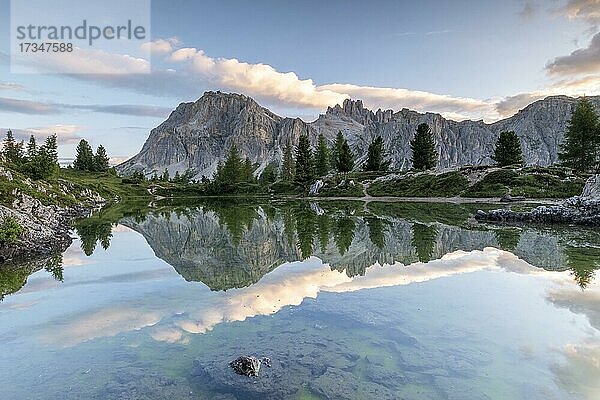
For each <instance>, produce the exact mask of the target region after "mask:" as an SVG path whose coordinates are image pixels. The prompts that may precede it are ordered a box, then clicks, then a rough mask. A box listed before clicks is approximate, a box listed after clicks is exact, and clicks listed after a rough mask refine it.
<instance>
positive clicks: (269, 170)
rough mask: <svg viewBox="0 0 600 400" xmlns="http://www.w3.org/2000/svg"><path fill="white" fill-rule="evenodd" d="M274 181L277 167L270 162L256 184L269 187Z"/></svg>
mask: <svg viewBox="0 0 600 400" xmlns="http://www.w3.org/2000/svg"><path fill="white" fill-rule="evenodd" d="M275 181H277V166H276V164H275V163H272V162H271V163H269V164H267V166H266V167H265V169H263V171H262V172H261V174H260V177H259V178H258V182H259V183H260V184H261V185H269V184H271V183H275Z"/></svg>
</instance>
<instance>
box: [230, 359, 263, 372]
mask: <svg viewBox="0 0 600 400" xmlns="http://www.w3.org/2000/svg"><path fill="white" fill-rule="evenodd" d="M261 364H264V365H265V366H267V367H269V368H271V359H270V358H269V357H263V358H261V359H258V358H256V357H254V356H241V357H238V358H236V359H235V360H233V361H231V362H230V363H229V366H230V367H231V368H233V370H234V371H235V373H236V374H239V375H246V376H258V372H259V371H260V366H261Z"/></svg>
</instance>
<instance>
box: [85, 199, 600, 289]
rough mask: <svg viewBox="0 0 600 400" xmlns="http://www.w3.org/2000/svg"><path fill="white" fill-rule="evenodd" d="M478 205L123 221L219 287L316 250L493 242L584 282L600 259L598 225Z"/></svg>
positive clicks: (335, 254) (343, 256) (397, 252)
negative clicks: (484, 216)
mask: <svg viewBox="0 0 600 400" xmlns="http://www.w3.org/2000/svg"><path fill="white" fill-rule="evenodd" d="M472 207H473V206H471V205H449V204H411V203H402V204H395V203H392V204H386V203H368V204H364V203H360V202H321V203H307V202H270V203H265V204H252V203H244V202H234V201H232V200H230V201H226V202H223V201H220V202H216V201H214V202H208V203H202V204H200V205H198V206H197V207H185V208H177V209H174V210H173V209H165V210H163V211H162V212H160V213H150V214H148V215H146V217H145V218H144V219H140V218H124V219H122V220H121V222H122V223H123V224H124V225H126V226H128V227H130V228H132V229H134V230H135V231H137V232H139V233H141V234H142V235H143V236H144V237H145V238H146V240H147V241H148V243H149V244H150V245H151V246H152V248H153V249H154V251H155V252H156V254H157V256H159V257H160V258H162V259H163V260H165V261H167V262H168V263H169V264H171V265H173V266H174V267H175V269H176V270H177V272H179V273H180V274H181V275H182V276H183V277H184V278H185V279H186V280H190V281H201V282H203V283H205V284H206V285H208V286H209V287H210V288H211V289H212V290H227V289H231V288H239V287H244V286H248V285H250V284H252V283H255V282H256V281H257V280H258V279H259V278H260V277H261V276H263V275H264V274H266V273H267V272H269V271H271V270H272V269H273V268H274V267H276V266H278V265H280V264H282V263H283V262H286V261H295V260H302V259H306V258H308V257H310V256H312V255H314V256H317V257H319V258H320V259H322V260H324V262H326V263H328V264H329V265H330V266H331V267H332V268H333V269H337V270H339V271H345V272H346V273H347V274H348V275H349V276H353V275H362V274H364V271H365V268H366V267H367V266H370V265H372V264H374V263H375V262H379V263H388V264H393V263H395V262H401V263H404V264H409V263H413V262H416V261H420V262H427V261H430V260H433V259H439V258H441V257H443V256H444V254H447V253H449V252H452V251H456V250H481V249H483V248H484V247H488V246H490V247H496V248H499V249H502V250H506V251H510V252H513V253H514V254H516V255H518V256H519V257H521V258H523V259H524V260H526V261H528V262H529V263H531V264H532V265H535V266H538V267H542V268H545V269H548V270H565V269H570V270H571V271H572V274H573V277H574V279H575V280H576V281H577V282H578V283H579V285H580V286H581V287H582V288H585V287H586V286H587V285H588V284H589V283H590V282H591V280H592V279H593V276H594V271H595V269H598V268H600V261H599V260H600V235H599V234H598V233H597V232H593V231H580V230H573V229H571V228H568V229H567V228H558V229H555V228H553V229H549V228H535V227H495V226H483V225H479V224H477V223H472V222H470V219H469V218H470V214H471V213H472V212H473V208H472ZM82 239H83V238H82ZM92 240H93V239H92ZM84 246H85V245H84Z"/></svg>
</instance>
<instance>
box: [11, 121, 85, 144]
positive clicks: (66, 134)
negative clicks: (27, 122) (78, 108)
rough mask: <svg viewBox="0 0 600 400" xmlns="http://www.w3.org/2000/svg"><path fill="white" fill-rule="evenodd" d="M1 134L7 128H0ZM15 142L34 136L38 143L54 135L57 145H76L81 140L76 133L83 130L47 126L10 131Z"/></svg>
mask: <svg viewBox="0 0 600 400" xmlns="http://www.w3.org/2000/svg"><path fill="white" fill-rule="evenodd" d="M1 130H2V131H3V132H5V131H7V130H8V128H2V129H1ZM11 130H12V132H13V134H14V135H15V139H17V140H25V141H27V140H29V137H30V136H31V135H33V136H35V138H36V140H37V141H38V143H39V142H41V141H43V140H44V139H46V138H47V137H48V136H50V135H53V134H56V141H57V143H58V144H72V143H77V142H79V140H80V139H81V138H80V137H79V136H78V135H77V133H78V132H81V131H83V130H85V128H84V127H81V126H79V125H60V124H59V125H49V126H41V127H34V128H25V129H11Z"/></svg>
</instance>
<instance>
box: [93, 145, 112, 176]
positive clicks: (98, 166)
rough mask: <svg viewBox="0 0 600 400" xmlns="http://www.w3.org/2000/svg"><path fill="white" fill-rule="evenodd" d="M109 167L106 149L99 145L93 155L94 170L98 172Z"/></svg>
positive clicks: (104, 170)
mask: <svg viewBox="0 0 600 400" xmlns="http://www.w3.org/2000/svg"><path fill="white" fill-rule="evenodd" d="M109 168H110V165H109V159H108V156H107V155H106V149H105V148H104V146H102V145H100V146H98V148H97V149H96V155H95V156H94V170H95V171H98V172H106V171H108V169H109Z"/></svg>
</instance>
